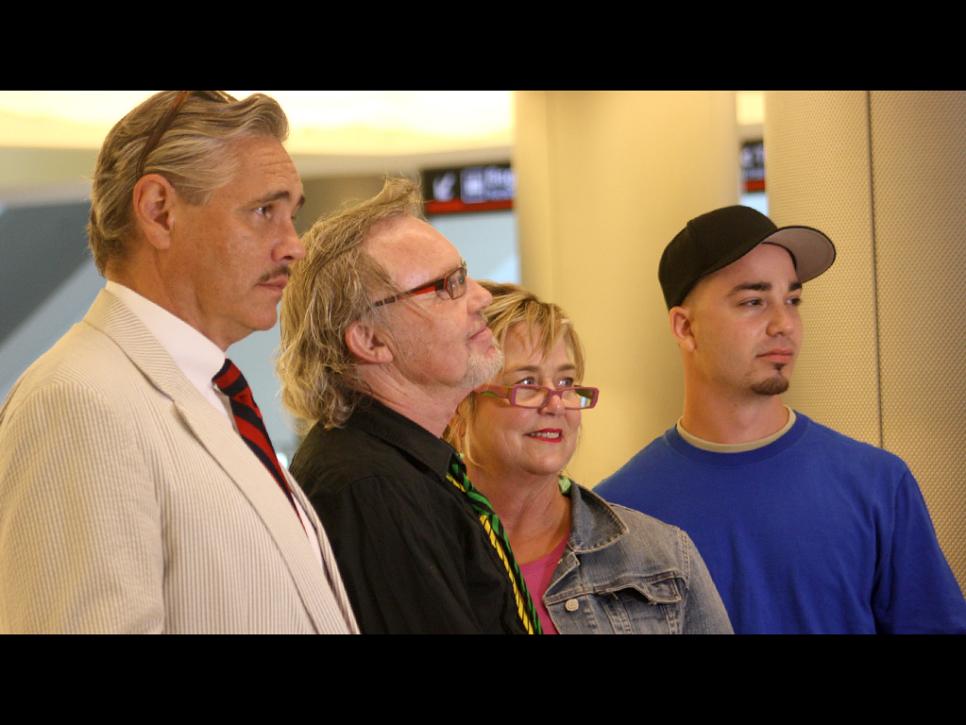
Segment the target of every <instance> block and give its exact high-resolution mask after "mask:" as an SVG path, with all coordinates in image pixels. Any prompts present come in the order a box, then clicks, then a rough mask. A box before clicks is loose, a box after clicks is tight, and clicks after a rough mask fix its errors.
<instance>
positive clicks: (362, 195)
mask: <svg viewBox="0 0 966 725" xmlns="http://www.w3.org/2000/svg"><path fill="white" fill-rule="evenodd" d="M384 181H385V177H384V176H382V175H381V174H379V175H377V174H371V175H366V176H329V177H321V178H314V179H313V178H305V179H302V185H303V187H304V192H303V193H304V194H305V205H304V206H303V207H302V209H301V210H300V211H299V215H298V219H297V220H296V221H297V223H296V226H297V227H298V232H299V234H303V233H305V232H307V231H308V230H309V229H310V228H311V227H312V225H313V224H315V222H316V220H317V219H318V218H319V217H320V216H322V215H324V214H331V213H332V212H334V211H336V210H337V209H339V208H341V207H342V205H343V204H345V203H347V202H354V201H362V200H363V199H368V198H369V197H371V196H375V195H376V194H378V193H379V191H380V190H381V189H382V185H383V183H384Z"/></svg>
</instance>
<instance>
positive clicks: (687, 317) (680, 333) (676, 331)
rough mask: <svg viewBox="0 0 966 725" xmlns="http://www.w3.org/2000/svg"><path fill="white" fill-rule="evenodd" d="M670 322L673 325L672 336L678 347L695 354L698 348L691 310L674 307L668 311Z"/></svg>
mask: <svg viewBox="0 0 966 725" xmlns="http://www.w3.org/2000/svg"><path fill="white" fill-rule="evenodd" d="M668 322H669V323H670V325H671V334H672V335H674V339H675V340H677V343H678V347H680V348H681V349H682V350H685V351H687V352H694V351H695V349H696V348H697V342H696V341H695V339H694V328H693V325H692V318H691V310H690V309H688V308H687V307H681V306H677V307H672V308H671V309H670V310H668Z"/></svg>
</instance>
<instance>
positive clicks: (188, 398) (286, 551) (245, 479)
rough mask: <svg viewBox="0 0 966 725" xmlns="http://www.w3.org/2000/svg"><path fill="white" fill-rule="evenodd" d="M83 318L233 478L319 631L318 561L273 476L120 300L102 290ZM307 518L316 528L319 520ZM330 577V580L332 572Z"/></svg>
mask: <svg viewBox="0 0 966 725" xmlns="http://www.w3.org/2000/svg"><path fill="white" fill-rule="evenodd" d="M84 319H85V321H86V322H88V323H89V324H91V325H92V326H94V327H96V328H97V329H99V330H101V331H102V332H103V333H104V334H106V335H107V336H108V337H110V338H111V339H112V340H113V341H114V342H115V343H116V344H117V345H118V346H119V347H120V348H121V350H123V351H124V353H125V355H127V357H128V358H129V359H130V360H131V362H132V363H133V364H134V365H135V366H136V367H137V368H138V369H139V370H140V371H141V372H142V373H143V374H144V376H145V377H146V378H147V380H148V381H149V382H150V383H151V384H152V385H153V386H154V387H156V388H157V389H158V390H159V391H161V393H163V394H164V395H165V396H166V397H168V398H170V399H171V400H172V402H173V403H174V405H175V409H176V410H177V412H178V414H179V416H180V417H181V419H182V420H183V421H184V423H185V426H186V427H187V428H188V430H189V431H190V432H191V433H192V434H193V435H194V436H195V438H197V439H198V441H199V442H200V443H201V445H202V446H204V448H205V449H206V450H207V451H208V453H209V454H210V455H211V456H212V458H214V459H215V461H217V463H218V465H219V466H220V467H221V468H222V469H223V470H224V471H225V473H226V474H227V475H228V477H229V478H231V480H232V481H233V482H234V483H235V485H236V486H237V487H238V489H239V491H240V492H241V494H242V495H243V496H244V497H245V499H247V501H248V502H249V504H250V505H251V506H252V508H253V509H255V511H256V512H257V514H258V516H259V517H260V518H261V520H262V522H263V523H264V524H265V528H266V529H267V530H268V533H269V534H270V536H271V537H272V539H273V540H274V541H275V544H276V545H277V547H278V550H279V553H280V554H281V555H282V557H283V558H284V560H285V562H286V564H287V566H288V569H289V572H290V573H291V575H292V578H293V579H294V581H295V583H296V586H297V588H298V590H299V593H300V595H301V597H302V601H303V603H304V604H305V607H306V610H307V611H308V612H309V614H310V616H311V617H312V621H313V622H314V623H315V625H316V627H317V628H318V629H320V630H321V629H322V626H323V620H322V617H321V612H322V611H323V609H324V606H325V599H326V597H325V595H324V594H325V593H324V587H323V581H322V578H321V577H320V576H319V568H318V563H317V562H316V560H315V557H314V555H313V553H312V551H311V548H310V546H309V543H308V539H307V537H306V535H305V532H304V531H303V530H302V527H301V525H300V524H299V522H298V518H297V517H296V515H295V512H294V511H292V507H291V505H290V504H289V502H288V499H287V498H286V496H285V494H284V493H283V492H282V490H281V488H280V487H279V486H278V483H276V481H275V479H274V478H273V477H272V475H271V474H270V473H269V472H268V470H267V469H266V468H265V467H264V466H263V465H262V464H261V462H260V461H258V459H257V458H255V456H254V455H253V454H252V452H251V450H249V448H248V446H247V445H246V444H245V442H244V441H243V440H242V438H241V436H239V435H238V434H237V433H236V432H235V430H234V428H232V427H231V424H230V423H229V422H228V421H227V420H226V419H225V418H224V417H223V416H221V415H220V414H219V413H218V411H216V410H215V409H214V408H213V407H212V406H211V404H210V403H209V402H208V401H207V400H205V399H204V398H203V397H202V396H201V394H200V393H199V392H198V390H197V389H196V388H195V387H194V386H193V385H192V384H191V382H190V381H189V380H188V379H187V378H186V377H185V376H184V374H183V373H182V372H181V370H180V369H179V368H178V366H177V365H176V364H175V362H174V360H172V359H171V356H170V355H169V354H168V353H167V351H166V350H165V349H164V348H163V347H162V346H161V344H160V343H159V342H158V340H157V339H156V338H155V337H154V336H153V335H152V334H151V333H150V331H148V329H147V328H146V327H145V326H144V325H143V324H142V323H141V321H140V320H139V319H138V317H137V316H136V315H134V314H133V313H132V312H131V311H130V310H129V309H128V308H127V306H126V305H124V303H123V302H121V301H120V300H118V299H117V298H116V297H114V295H112V294H110V293H109V292H107V291H106V290H102V291H101V292H100V294H98V296H97V298H96V299H95V300H94V304H93V305H92V306H91V309H90V311H89V312H88V313H87V316H86V317H85V318H84ZM301 500H302V499H301V497H300V501H301ZM310 519H311V520H312V525H313V526H316V522H317V521H318V519H317V518H316V517H310ZM317 530H318V527H317ZM320 539H321V535H320ZM327 573H328V572H327ZM329 578H330V579H331V578H332V576H331V573H330V574H329Z"/></svg>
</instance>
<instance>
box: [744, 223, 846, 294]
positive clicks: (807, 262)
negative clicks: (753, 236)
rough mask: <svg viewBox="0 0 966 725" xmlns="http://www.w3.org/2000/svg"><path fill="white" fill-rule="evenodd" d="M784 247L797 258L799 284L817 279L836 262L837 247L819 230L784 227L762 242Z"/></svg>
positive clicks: (796, 269)
mask: <svg viewBox="0 0 966 725" xmlns="http://www.w3.org/2000/svg"><path fill="white" fill-rule="evenodd" d="M765 242H767V243H769V244H777V245H778V246H780V247H784V248H785V249H787V250H788V251H789V252H791V254H792V256H793V257H794V258H795V271H796V272H798V281H799V282H808V281H809V280H810V279H815V278H816V277H818V276H819V275H820V274H822V273H823V272H824V271H825V270H827V269H828V268H829V267H831V266H832V263H833V262H835V245H834V244H833V243H832V240H831V239H829V238H828V237H827V236H825V235H824V234H823V233H822V232H820V231H819V230H818V229H813V228H812V227H782V228H781V229H779V230H777V231H775V232H772V233H771V234H769V235H768V236H767V237H765V238H764V239H762V240H761V242H760V244H764V243H765Z"/></svg>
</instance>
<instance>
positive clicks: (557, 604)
mask: <svg viewBox="0 0 966 725" xmlns="http://www.w3.org/2000/svg"><path fill="white" fill-rule="evenodd" d="M482 284H483V286H484V287H485V288H486V289H487V290H488V291H489V292H490V293H491V294H492V295H493V304H492V305H491V306H490V307H489V308H488V309H487V310H486V316H487V322H488V324H489V326H490V329H491V331H492V332H493V334H494V336H495V337H496V339H497V340H499V342H500V344H501V345H502V347H503V352H504V356H505V362H504V368H503V370H502V371H500V372H499V373H498V374H497V375H496V377H494V378H493V379H492V380H490V381H489V382H488V383H487V384H485V385H482V386H480V387H478V388H477V389H476V390H475V391H474V392H473V393H472V394H471V395H470V396H469V397H468V398H467V399H466V400H465V401H464V402H463V403H462V405H461V406H460V408H459V409H458V411H457V414H456V416H455V418H454V419H453V421H452V422H451V423H450V426H449V428H448V429H447V432H446V437H447V440H449V442H450V443H452V444H453V445H454V447H456V448H457V449H458V450H459V451H460V452H461V453H462V454H463V457H464V460H465V461H466V465H467V468H468V472H469V478H470V480H471V481H472V482H473V485H474V486H476V488H478V489H480V490H481V491H482V492H483V493H484V494H485V495H486V497H487V498H488V499H489V501H490V503H491V504H492V505H493V508H494V509H495V510H496V512H497V514H498V515H499V517H500V519H501V520H502V522H503V525H504V527H505V529H506V531H507V534H508V536H509V539H510V544H511V546H512V548H513V551H514V554H515V556H516V560H517V561H518V562H520V564H521V569H522V570H523V575H524V578H525V579H526V582H527V587H528V589H529V591H530V595H531V597H532V598H533V602H534V604H535V605H536V608H537V612H538V614H539V616H540V621H541V625H542V628H543V631H544V633H561V634H594V633H628V634H630V633H639V634H644V633H655V634H657V633H663V634H671V633H683V634H688V633H730V632H731V625H730V623H729V621H728V615H727V614H726V612H725V609H724V606H723V605H722V603H721V598H720V597H719V596H718V592H717V590H716V589H715V586H714V584H713V582H712V581H711V578H710V576H709V575H708V571H707V569H706V567H705V565H704V562H703V561H702V560H701V557H700V555H699V554H698V552H697V550H696V549H695V547H694V544H693V543H692V542H691V539H690V538H689V537H688V535H687V534H686V533H684V532H683V531H681V530H680V529H678V528H675V527H673V526H669V525H667V524H664V523H661V522H660V521H657V520H656V519H653V518H651V517H649V516H646V515H644V514H641V513H639V512H636V511H631V510H629V509H625V508H623V507H620V506H613V505H611V504H608V503H607V502H606V501H604V500H603V499H602V498H600V497H599V496H597V495H596V494H594V493H593V492H592V491H590V490H589V489H586V488H584V487H583V486H580V485H578V484H577V483H575V482H573V481H572V480H571V479H570V478H569V477H568V476H567V475H566V474H565V473H564V469H565V468H566V466H567V464H568V462H569V461H570V459H571V457H572V456H573V454H574V451H575V449H576V446H577V439H578V435H579V433H580V424H581V415H582V413H583V411H589V410H591V409H593V408H594V407H595V405H596V404H597V398H598V391H597V389H596V388H593V387H589V386H586V385H583V383H582V381H583V373H584V358H583V352H582V349H581V346H580V341H579V339H578V337H577V333H576V331H575V330H574V328H573V326H572V324H571V323H570V321H569V320H568V319H567V317H566V316H565V315H564V313H563V311H562V310H561V309H560V308H559V307H557V306H556V305H553V304H548V303H545V302H541V301H540V300H538V299H537V298H536V297H535V296H534V295H533V294H531V293H529V292H527V291H526V290H524V289H522V288H520V287H517V286H515V285H509V284H494V283H491V282H483V283H482Z"/></svg>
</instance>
